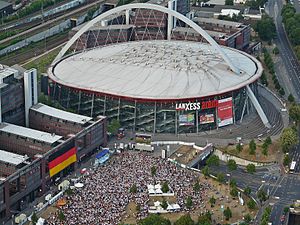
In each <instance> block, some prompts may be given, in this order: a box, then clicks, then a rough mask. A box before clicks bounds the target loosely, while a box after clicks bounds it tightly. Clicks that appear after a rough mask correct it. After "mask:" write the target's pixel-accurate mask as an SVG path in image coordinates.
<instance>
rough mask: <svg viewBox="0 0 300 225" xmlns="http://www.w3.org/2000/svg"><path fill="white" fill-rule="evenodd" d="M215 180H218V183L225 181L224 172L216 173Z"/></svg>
mask: <svg viewBox="0 0 300 225" xmlns="http://www.w3.org/2000/svg"><path fill="white" fill-rule="evenodd" d="M217 181H219V182H220V183H224V181H225V176H224V173H218V175H217Z"/></svg>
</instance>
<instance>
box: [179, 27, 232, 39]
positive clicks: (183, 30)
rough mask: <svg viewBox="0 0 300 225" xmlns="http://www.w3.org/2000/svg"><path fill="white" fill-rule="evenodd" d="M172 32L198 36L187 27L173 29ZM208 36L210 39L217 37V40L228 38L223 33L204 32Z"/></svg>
mask: <svg viewBox="0 0 300 225" xmlns="http://www.w3.org/2000/svg"><path fill="white" fill-rule="evenodd" d="M173 31H174V32H176V31H179V32H188V33H189V34H198V33H197V32H196V31H195V30H194V29H191V28H189V27H175V28H174V29H173ZM205 31H206V32H207V33H208V34H209V35H210V36H212V37H217V38H219V39H220V38H223V39H226V38H228V34H226V33H224V32H219V31H212V30H205Z"/></svg>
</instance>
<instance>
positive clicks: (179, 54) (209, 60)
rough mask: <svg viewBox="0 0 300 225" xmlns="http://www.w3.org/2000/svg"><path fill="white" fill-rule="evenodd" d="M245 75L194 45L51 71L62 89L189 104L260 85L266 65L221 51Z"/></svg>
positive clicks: (114, 54) (144, 45)
mask: <svg viewBox="0 0 300 225" xmlns="http://www.w3.org/2000/svg"><path fill="white" fill-rule="evenodd" d="M220 47H221V48H222V50H223V51H224V52H225V54H227V55H228V57H229V58H230V59H231V60H232V62H233V63H234V64H235V65H236V66H237V67H238V68H239V69H240V71H241V73H240V74H235V73H234V72H232V71H231V70H230V69H229V66H228V65H227V64H226V63H225V61H224V60H223V58H222V57H221V56H220V54H219V53H217V52H216V50H215V49H214V48H213V47H212V46H211V45H209V44H204V43H199V42H191V41H174V40H172V41H164V40H158V41H139V42H138V41H132V42H126V43H119V44H114V45H108V46H101V47H99V48H94V49H91V50H87V51H84V52H80V53H77V54H76V53H75V54H73V55H71V56H68V57H66V58H64V59H62V60H60V61H59V62H57V63H56V64H55V65H54V66H53V65H52V66H51V67H50V68H49V70H48V75H49V77H50V78H51V79H52V80H54V81H55V82H58V83H60V84H62V85H65V86H68V87H71V88H76V89H81V90H83V91H88V92H95V93H102V94H107V95H112V96H114V97H124V98H130V99H137V100H139V99H140V100H144V99H146V100H162V101H163V100H172V99H176V100H178V99H190V98H198V97H204V96H211V95H218V94H222V93H226V92H229V91H232V90H236V89H239V88H241V87H244V86H245V85H247V84H250V83H252V82H254V81H255V80H257V79H258V78H259V77H260V75H261V73H262V67H261V64H260V63H259V62H258V61H257V60H256V59H255V58H254V57H252V56H250V55H248V54H246V53H244V52H241V51H238V50H236V49H231V48H227V47H224V46H220Z"/></svg>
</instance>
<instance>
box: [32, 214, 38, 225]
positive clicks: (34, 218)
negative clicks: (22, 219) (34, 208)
mask: <svg viewBox="0 0 300 225" xmlns="http://www.w3.org/2000/svg"><path fill="white" fill-rule="evenodd" d="M31 221H32V223H33V224H36V223H37V221H38V217H37V215H36V213H35V212H33V214H32V216H31Z"/></svg>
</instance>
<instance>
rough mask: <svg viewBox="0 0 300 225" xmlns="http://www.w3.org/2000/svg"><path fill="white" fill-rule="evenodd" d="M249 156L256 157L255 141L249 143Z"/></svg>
mask: <svg viewBox="0 0 300 225" xmlns="http://www.w3.org/2000/svg"><path fill="white" fill-rule="evenodd" d="M249 150H250V151H249V154H250V155H254V154H255V150H256V143H255V141H254V140H253V139H252V140H251V141H250V143H249Z"/></svg>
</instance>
